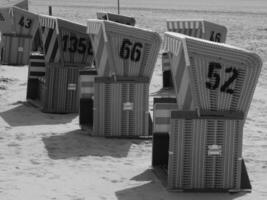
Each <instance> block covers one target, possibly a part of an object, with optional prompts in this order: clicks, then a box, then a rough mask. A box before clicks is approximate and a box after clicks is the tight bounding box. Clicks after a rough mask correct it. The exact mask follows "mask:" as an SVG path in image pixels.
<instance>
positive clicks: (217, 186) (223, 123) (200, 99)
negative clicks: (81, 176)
mask: <svg viewBox="0 0 267 200" xmlns="http://www.w3.org/2000/svg"><path fill="white" fill-rule="evenodd" d="M163 46H164V49H165V50H167V51H168V52H170V53H171V58H172V59H171V72H172V77H173V80H174V88H175V92H176V100H177V106H178V111H172V112H171V119H170V135H169V137H170V138H169V148H168V149H169V156H168V158H169V159H168V163H167V165H168V167H167V174H168V177H167V179H168V188H169V189H171V190H189V191H192V190H193V191H199V190H201V191H230V192H236V191H249V190H251V185H250V182H249V179H248V175H247V172H246V167H245V164H244V161H243V159H242V137H243V125H244V122H245V119H246V116H247V113H248V110H249V107H250V104H251V100H252V97H253V94H254V91H255V87H256V84H257V81H258V78H259V75H260V71H261V66H262V62H261V59H260V57H259V56H258V55H256V54H255V53H253V52H250V51H247V50H244V49H240V48H236V47H233V46H230V45H226V44H219V43H215V42H210V41H206V40H202V39H198V38H193V37H190V36H186V35H183V34H179V33H173V32H167V33H165V35H164V44H163ZM154 157H157V156H156V155H155V156H154ZM165 164H166V163H165Z"/></svg>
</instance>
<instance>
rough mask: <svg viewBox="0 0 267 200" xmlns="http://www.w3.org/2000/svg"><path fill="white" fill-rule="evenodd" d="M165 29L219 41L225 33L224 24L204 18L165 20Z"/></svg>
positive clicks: (221, 41)
mask: <svg viewBox="0 0 267 200" xmlns="http://www.w3.org/2000/svg"><path fill="white" fill-rule="evenodd" d="M167 30H168V31H170V32H176V33H182V34H185V35H188V36H192V37H197V38H202V39H205V40H210V41H214V42H220V43H224V42H225V40H226V34H227V28H226V27H225V26H222V25H219V24H216V23H213V22H209V21H206V20H167Z"/></svg>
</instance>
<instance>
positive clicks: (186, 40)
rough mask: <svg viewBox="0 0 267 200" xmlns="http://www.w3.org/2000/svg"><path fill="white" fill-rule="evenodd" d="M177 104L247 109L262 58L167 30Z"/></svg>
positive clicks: (187, 106) (230, 109) (166, 44)
mask: <svg viewBox="0 0 267 200" xmlns="http://www.w3.org/2000/svg"><path fill="white" fill-rule="evenodd" d="M164 47H165V49H166V50H167V51H169V52H171V54H172V59H171V70H172V76H173V80H174V88H175V91H176V95H177V103H178V106H179V105H181V106H182V107H183V108H185V109H187V108H189V107H190V105H191V107H190V108H191V109H192V108H194V109H196V108H197V109H199V110H212V111H242V112H244V113H245V116H246V114H247V112H248V109H249V106H250V104H251V101H252V97H253V94H254V91H255V87H256V84H257V81H258V78H259V75H260V71H261V67H262V61H261V59H260V57H259V56H258V55H256V54H255V53H252V52H250V51H247V50H244V49H240V48H236V47H233V46H230V45H226V44H219V43H215V42H210V41H206V40H201V39H197V38H193V37H189V36H185V35H183V34H179V33H172V32H167V33H165V38H164Z"/></svg>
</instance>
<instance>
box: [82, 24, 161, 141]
mask: <svg viewBox="0 0 267 200" xmlns="http://www.w3.org/2000/svg"><path fill="white" fill-rule="evenodd" d="M87 32H88V34H89V35H90V37H91V40H92V45H93V50H94V55H95V63H96V65H95V66H96V70H97V77H96V78H95V83H94V85H95V86H94V88H95V90H94V92H95V94H94V122H93V133H92V134H93V135H96V136H118V137H139V136H148V135H149V110H148V95H149V84H150V80H151V77H152V73H153V70H154V67H155V62H156V59H157V56H158V52H159V48H160V43H161V38H160V36H159V34H158V33H155V32H152V31H149V30H145V29H141V28H137V27H133V26H128V25H123V24H120V23H116V22H112V21H105V20H88V30H87Z"/></svg>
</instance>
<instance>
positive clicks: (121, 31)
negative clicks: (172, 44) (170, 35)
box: [87, 20, 161, 78]
mask: <svg viewBox="0 0 267 200" xmlns="http://www.w3.org/2000/svg"><path fill="white" fill-rule="evenodd" d="M87 33H88V34H89V35H90V38H91V41H92V46H93V51H94V56H95V62H96V68H97V71H98V74H99V75H100V76H110V75H111V74H115V75H117V76H132V77H137V76H144V77H149V78H151V76H152V73H153V70H154V65H155V62H156V59H157V56H158V52H159V48H160V43H161V38H160V36H159V34H158V33H156V32H152V31H149V30H145V29H140V28H137V27H133V26H128V25H124V24H119V23H116V22H111V21H104V20H88V23H87Z"/></svg>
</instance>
